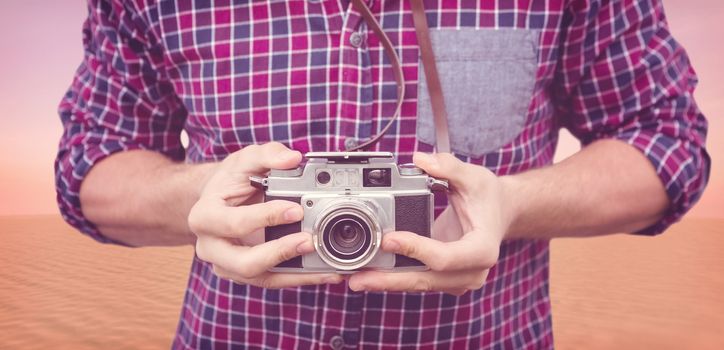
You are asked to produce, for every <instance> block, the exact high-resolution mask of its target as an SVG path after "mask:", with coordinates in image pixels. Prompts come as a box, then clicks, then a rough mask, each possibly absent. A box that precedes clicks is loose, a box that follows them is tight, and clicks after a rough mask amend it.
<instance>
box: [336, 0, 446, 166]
mask: <svg viewBox="0 0 724 350" xmlns="http://www.w3.org/2000/svg"><path fill="white" fill-rule="evenodd" d="M410 1H411V5H412V18H413V21H414V22H415V32H416V33H417V42H418V45H419V46H420V55H421V56H422V64H423V67H424V70H425V78H426V81H427V90H428V93H429V94H430V103H431V104H432V112H433V115H434V120H435V144H436V149H437V152H450V137H449V135H448V125H447V112H446V111H445V98H444V96H443V94H442V86H441V84H440V78H439V77H438V74H437V66H436V65H435V54H434V52H433V50H432V43H431V42H430V33H429V29H428V25H427V17H426V16H425V7H424V5H423V3H422V0H410ZM352 5H353V6H354V7H355V8H356V9H357V11H359V12H360V14H361V15H362V17H363V18H364V19H365V21H366V22H367V25H368V26H370V28H371V29H372V31H373V32H374V33H375V35H377V38H378V39H379V40H380V42H381V43H382V46H383V47H384V49H385V54H387V58H388V59H389V60H390V63H391V64H392V70H393V72H394V74H395V81H396V82H397V105H396V107H395V113H394V114H393V115H392V118H390V120H389V121H388V122H387V124H386V125H385V126H384V128H382V130H380V132H379V133H378V134H377V135H375V136H374V137H372V138H371V139H369V140H367V141H365V142H364V143H362V144H359V145H357V146H356V147H353V148H350V149H348V150H347V151H356V150H361V149H365V148H367V147H369V146H371V145H374V144H375V143H377V141H379V140H380V138H382V136H383V135H384V134H385V133H386V132H387V130H389V129H390V127H391V126H392V124H393V123H394V122H395V120H396V119H397V118H398V117H399V116H400V111H401V109H402V101H403V99H404V98H405V78H404V76H403V75H402V66H401V64H400V58H399V57H398V56H397V52H396V51H395V49H394V47H393V46H392V43H391V42H390V38H388V37H387V35H386V34H385V32H384V31H383V30H382V28H381V27H380V24H379V22H377V19H376V18H375V16H374V15H373V14H372V12H370V9H369V7H367V4H366V3H365V0H352Z"/></svg>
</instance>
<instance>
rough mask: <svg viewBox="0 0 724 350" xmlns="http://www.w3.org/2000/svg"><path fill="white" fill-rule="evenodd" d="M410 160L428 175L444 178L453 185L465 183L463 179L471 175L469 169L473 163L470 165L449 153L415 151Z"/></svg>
mask: <svg viewBox="0 0 724 350" xmlns="http://www.w3.org/2000/svg"><path fill="white" fill-rule="evenodd" d="M412 161H413V162H414V163H415V165H416V166H418V167H420V168H421V169H422V170H424V171H425V172H426V173H428V174H429V175H430V176H433V177H437V178H442V179H446V180H448V181H449V182H451V183H452V184H453V185H454V186H460V185H464V184H465V180H466V179H468V180H469V178H470V176H472V175H471V174H470V171H471V170H472V169H474V168H471V166H472V167H474V165H470V164H467V163H464V162H462V161H461V160H459V159H457V158H455V156H453V155H452V154H450V153H435V154H427V153H422V152H415V154H413V156H412Z"/></svg>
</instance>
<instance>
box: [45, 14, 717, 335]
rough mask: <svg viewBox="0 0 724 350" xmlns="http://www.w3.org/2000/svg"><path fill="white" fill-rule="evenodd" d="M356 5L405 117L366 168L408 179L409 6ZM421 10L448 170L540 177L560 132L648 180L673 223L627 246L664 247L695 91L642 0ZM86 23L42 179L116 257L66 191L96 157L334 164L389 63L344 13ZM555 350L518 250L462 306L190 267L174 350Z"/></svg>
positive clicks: (367, 128)
mask: <svg viewBox="0 0 724 350" xmlns="http://www.w3.org/2000/svg"><path fill="white" fill-rule="evenodd" d="M368 3H369V4H370V7H371V8H372V11H373V12H374V13H375V14H376V16H377V17H378V18H379V20H380V22H381V24H382V26H383V27H384V29H385V31H386V32H387V33H388V35H389V37H390V39H391V40H392V42H393V43H394V44H395V47H396V48H397V50H398V53H399V56H400V58H401V61H402V64H403V69H404V75H405V78H406V80H407V84H408V86H407V94H406V96H405V103H404V105H403V108H402V115H401V118H400V120H399V121H398V122H396V123H395V125H394V126H393V128H392V129H391V131H390V132H389V133H388V134H387V135H386V136H385V137H384V138H383V139H382V140H381V142H380V143H379V144H378V145H376V146H375V150H380V151H391V152H394V153H395V154H397V155H398V157H399V161H400V162H409V161H410V158H411V155H412V152H413V151H416V150H420V151H431V150H432V149H433V146H432V143H433V142H434V140H430V139H429V137H426V136H425V135H428V134H430V130H429V126H428V127H426V125H428V124H426V123H427V122H426V120H427V121H429V115H428V114H426V113H427V112H425V111H426V109H427V108H428V106H427V104H426V103H425V101H427V100H426V96H425V94H426V92H425V91H426V90H425V89H422V88H421V87H422V86H423V85H422V84H423V78H424V77H423V76H422V74H421V72H422V71H421V70H419V64H418V60H419V51H418V47H417V42H416V37H415V31H414V27H413V23H412V17H411V12H410V9H409V4H408V2H407V1H397V0H384V1H382V0H370V1H368ZM425 5H426V8H427V16H428V21H429V23H430V26H431V28H432V31H433V39H434V41H433V44H434V45H435V46H436V48H438V50H436V53H437V54H439V55H440V57H439V62H440V65H441V79H442V80H443V87H444V88H446V94H449V93H450V94H452V95H451V96H447V100H448V104H449V108H450V109H451V110H452V111H453V113H450V114H451V137H452V139H453V140H452V141H453V151H454V153H455V154H456V155H457V156H458V157H459V158H460V159H463V160H465V161H468V162H472V163H475V164H479V165H482V166H485V167H487V168H489V169H490V170H492V171H494V172H495V173H497V174H500V175H505V174H513V173H517V172H521V171H525V170H527V169H531V168H537V167H541V166H545V165H548V164H550V163H551V161H552V158H553V154H554V151H555V146H556V141H557V134H558V130H559V128H561V127H565V128H568V129H569V130H570V131H571V132H572V133H573V134H574V135H575V136H577V137H578V138H579V139H580V140H581V141H582V142H583V143H584V144H587V143H590V142H592V141H594V140H597V139H601V138H615V139H620V140H623V141H625V142H627V143H629V144H631V145H633V146H634V147H636V148H638V149H639V150H641V152H642V153H643V154H645V155H646V156H647V157H648V159H649V160H650V161H651V163H652V165H653V166H654V168H655V169H656V171H657V173H658V175H659V176H660V178H661V181H662V182H663V183H664V185H665V186H666V190H667V192H668V195H669V198H670V199H671V202H672V206H671V210H670V211H669V213H668V214H667V215H666V217H665V218H664V219H662V220H661V221H660V222H659V223H657V224H655V225H653V226H652V227H650V228H648V229H646V230H643V231H642V232H640V233H643V234H657V233H660V232H662V231H663V230H664V229H665V228H666V227H667V226H668V225H670V224H671V223H673V222H675V221H676V220H678V219H679V218H680V217H681V216H682V215H683V214H684V213H685V212H686V211H687V210H688V208H690V207H691V206H692V205H693V204H694V203H695V202H696V200H697V199H698V198H699V196H700V195H701V192H702V190H703V188H704V187H705V185H706V182H707V178H708V169H709V158H708V156H707V154H706V151H705V150H704V141H705V137H706V126H707V123H706V120H705V119H704V117H703V116H702V115H701V113H700V111H699V110H698V108H697V106H696V104H695V102H694V100H693V98H692V91H693V89H694V86H695V85H696V76H695V74H694V71H693V70H692V68H691V66H690V64H689V61H688V58H687V55H686V53H685V52H684V50H683V49H682V48H681V47H680V46H679V45H678V44H677V42H676V41H675V40H674V39H673V38H672V36H671V34H670V33H669V30H668V28H667V24H666V19H665V16H664V12H663V8H662V5H661V3H660V2H659V1H658V0H642V1H633V0H622V1H614V0H612V1H602V0H601V1H598V0H571V1H563V0H545V1H538V0H522V1H512V0H510V1H488V0H478V1H473V0H471V1H463V0H459V1H448V0H428V1H425ZM88 8H89V14H88V19H87V21H86V22H85V24H84V26H83V43H84V47H85V58H84V60H83V62H82V63H81V64H80V67H79V68H78V70H77V73H76V75H75V78H74V80H73V83H72V85H71V87H70V89H69V90H68V92H67V94H66V95H65V97H64V98H63V100H62V102H61V104H60V108H59V113H60V117H61V121H62V123H63V126H64V133H63V135H62V138H61V140H60V146H59V152H58V157H57V161H56V165H55V167H56V183H57V192H58V203H59V206H60V208H61V211H62V213H63V216H64V217H65V219H66V220H67V221H68V222H69V223H70V224H72V225H74V226H75V227H77V228H78V229H79V230H80V231H82V232H84V233H85V234H87V235H89V236H91V237H93V238H94V239H96V240H98V241H101V242H110V243H113V242H111V241H110V240H109V239H107V238H106V237H104V236H103V235H102V234H101V233H100V232H98V230H97V229H96V228H95V226H94V225H93V224H92V223H90V222H89V221H87V220H86V219H85V218H84V217H83V214H82V211H81V207H80V201H79V199H78V191H79V188H80V184H81V182H82V181H83V178H84V176H85V175H86V174H87V172H88V170H89V169H90V168H91V167H92V166H93V165H94V164H95V163H96V162H98V161H100V160H101V159H103V158H104V157H106V156H108V155H110V154H113V153H115V152H119V151H127V150H132V149H139V148H141V149H149V150H154V151H158V152H162V153H163V154H165V155H167V156H169V157H171V158H173V159H176V160H179V161H184V160H185V161H187V162H194V163H195V162H206V161H217V160H221V159H223V158H224V157H225V156H227V155H228V154H230V153H232V152H234V151H236V150H239V149H241V148H242V147H244V146H246V145H250V144H256V143H265V142H269V141H272V140H273V141H279V142H282V143H284V144H286V145H288V146H289V147H291V148H294V149H296V150H299V151H301V152H308V151H328V150H341V149H344V148H345V147H347V146H349V145H351V144H354V143H355V142H358V141H359V140H364V139H366V138H368V137H370V136H371V135H374V134H375V133H377V131H378V130H379V129H380V128H381V127H382V126H384V124H385V123H386V121H387V120H388V119H387V118H389V117H390V116H391V115H392V110H393V109H394V102H395V97H396V96H395V93H396V92H395V91H396V90H395V82H394V78H393V75H392V72H391V70H390V67H389V64H388V62H387V58H386V57H385V55H384V52H383V50H382V47H381V46H380V43H379V40H378V39H377V38H376V37H375V35H374V33H372V32H371V31H370V30H369V29H368V28H367V26H366V25H365V24H364V20H362V19H361V17H360V15H359V13H358V12H356V11H355V10H354V9H352V8H351V7H350V6H349V4H348V2H347V1H327V0H324V1H322V0H308V1H300V0H296V1H282V0H279V1H229V0H226V1H209V0H196V1H192V0H179V1H141V0H136V1H120V0H112V1H111V0H91V1H89V6H88ZM471 33H472V34H471ZM442 48H444V50H443V49H442ZM426 118H428V119H426ZM456 118H457V119H456ZM182 130H185V131H186V132H187V133H188V135H189V145H188V147H187V148H185V149H184V147H183V146H182V144H181V141H180V137H179V135H180V132H181V131H182ZM601 176H606V175H605V174H601ZM581 190H582V191H585V189H581ZM443 205H444V200H442V199H441V200H440V201H439V203H438V209H440V208H442V206H443ZM552 344H553V338H552V327H551V308H550V300H549V295H548V242H547V241H533V240H516V241H507V242H505V243H504V244H503V245H502V247H501V254H500V260H499V262H498V264H497V265H496V266H495V267H494V268H493V269H492V271H491V273H490V275H489V277H488V281H487V283H486V284H485V286H483V287H482V288H481V289H479V290H475V291H472V292H469V293H467V294H465V295H463V296H461V297H454V296H450V295H444V294H440V293H424V294H415V293H356V292H352V291H350V290H349V289H348V288H347V286H346V285H345V284H340V285H331V286H317V287H301V288H290V289H282V290H266V289H261V288H256V287H249V286H246V285H239V284H235V283H232V282H230V281H228V280H223V279H219V278H217V277H216V276H215V275H214V274H213V273H212V271H211V269H210V266H209V265H208V264H206V263H204V262H202V261H200V260H198V259H196V258H194V261H193V265H192V267H191V271H190V277H189V282H188V289H187V291H186V297H185V300H184V304H183V308H182V310H181V315H180V321H179V325H178V332H177V334H176V337H175V340H174V343H173V347H174V348H177V349H183V348H203V349H207V348H209V349H210V348H219V349H228V348H250V349H256V348H265V349H278V348H300V349H308V348H314V349H317V348H333V349H341V348H347V349H353V348H364V349H367V348H406V349H419V348H424V349H446V348H454V349H462V348H471V349H481V348H491V349H538V348H551V347H552V346H553V345H552Z"/></svg>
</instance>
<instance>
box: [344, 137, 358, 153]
mask: <svg viewBox="0 0 724 350" xmlns="http://www.w3.org/2000/svg"><path fill="white" fill-rule="evenodd" d="M355 147H357V139H355V138H354V137H348V138H347V139H346V140H344V148H345V149H347V150H350V149H352V148H355Z"/></svg>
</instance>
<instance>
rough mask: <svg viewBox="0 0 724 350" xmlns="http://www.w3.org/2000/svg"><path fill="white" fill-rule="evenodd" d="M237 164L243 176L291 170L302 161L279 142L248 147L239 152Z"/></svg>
mask: <svg viewBox="0 0 724 350" xmlns="http://www.w3.org/2000/svg"><path fill="white" fill-rule="evenodd" d="M238 156H239V158H238V162H240V164H239V166H240V167H241V168H240V169H241V172H242V173H244V174H262V173H266V172H267V171H269V169H291V168H294V167H296V166H297V165H299V163H300V162H301V161H302V154H301V153H299V151H294V150H291V149H289V148H287V146H284V145H283V144H281V143H279V142H269V143H265V144H263V145H249V146H246V147H244V148H243V149H242V150H241V151H239V155H238Z"/></svg>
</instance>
